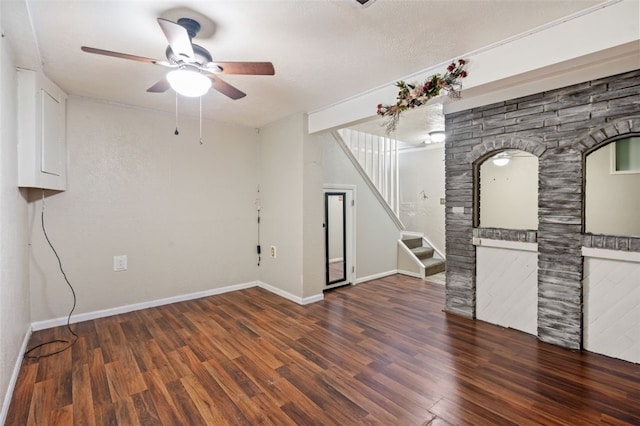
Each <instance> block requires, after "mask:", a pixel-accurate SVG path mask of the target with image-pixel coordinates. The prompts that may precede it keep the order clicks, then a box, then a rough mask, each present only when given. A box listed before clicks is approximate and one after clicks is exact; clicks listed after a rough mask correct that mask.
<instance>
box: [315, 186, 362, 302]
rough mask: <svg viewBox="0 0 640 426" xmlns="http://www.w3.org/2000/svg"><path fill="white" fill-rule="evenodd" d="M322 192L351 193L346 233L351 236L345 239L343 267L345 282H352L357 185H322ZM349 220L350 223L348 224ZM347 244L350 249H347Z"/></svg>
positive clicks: (354, 275) (354, 262) (353, 274)
mask: <svg viewBox="0 0 640 426" xmlns="http://www.w3.org/2000/svg"><path fill="white" fill-rule="evenodd" d="M322 188H323V191H324V192H327V191H329V192H332V191H351V195H350V196H351V201H352V202H353V203H349V204H351V205H348V206H347V229H346V230H345V231H346V232H348V231H349V229H350V230H351V235H349V238H347V264H346V265H345V266H346V268H347V270H346V271H345V272H346V274H345V277H346V281H349V282H354V281H355V279H356V258H357V247H356V243H357V241H356V237H357V235H356V229H357V216H358V215H357V211H356V209H357V204H358V201H357V195H358V194H357V189H358V186H357V185H347V184H340V183H325V184H323V185H322ZM346 201H349V193H347V195H346ZM349 219H350V220H351V223H349ZM349 244H350V245H351V247H349ZM325 290H326V287H325Z"/></svg>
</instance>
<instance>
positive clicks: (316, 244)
mask: <svg viewBox="0 0 640 426" xmlns="http://www.w3.org/2000/svg"><path fill="white" fill-rule="evenodd" d="M302 120H303V124H304V138H303V150H304V154H303V159H304V171H303V211H302V213H303V216H302V221H303V229H302V231H303V232H302V245H303V264H302V267H303V297H305V298H308V297H314V296H318V295H321V294H322V290H323V289H324V286H325V265H324V252H325V250H324V228H323V227H322V224H323V223H324V195H323V187H322V184H323V181H324V158H323V146H322V139H320V138H319V137H318V136H310V135H309V134H308V129H307V122H308V119H307V116H306V115H303V116H302Z"/></svg>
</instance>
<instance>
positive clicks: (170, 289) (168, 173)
mask: <svg viewBox="0 0 640 426" xmlns="http://www.w3.org/2000/svg"><path fill="white" fill-rule="evenodd" d="M174 125H175V124H174V119H173V117H172V116H171V115H169V114H165V113H159V112H156V111H150V110H142V109H137V108H131V107H127V106H122V105H114V104H108V103H103V102H99V101H94V100H89V99H84V98H78V97H71V98H69V100H68V103H67V135H68V137H67V139H68V140H67V144H68V149H69V171H68V180H69V184H68V191H66V192H62V193H52V192H47V199H46V212H45V221H46V226H47V231H48V234H49V237H50V239H51V240H52V242H53V243H54V245H55V246H56V249H57V250H58V253H59V254H60V256H61V258H62V262H63V264H64V268H65V270H66V272H67V275H68V277H69V279H70V280H71V282H72V284H73V285H74V287H75V289H76V293H77V296H78V305H77V310H76V312H77V313H86V312H93V311H96V310H101V309H108V308H114V307H120V306H123V305H127V304H132V303H140V302H145V301H151V300H156V299H161V298H166V297H171V296H176V295H182V294H187V293H192V292H198V291H205V290H209V289H215V288H219V287H224V286H229V285H233V284H241V283H247V282H253V281H255V279H256V276H257V266H256V263H255V245H256V231H257V229H256V215H255V212H256V210H255V205H254V202H255V197H256V188H257V184H258V173H257V170H258V147H257V136H256V134H255V132H254V131H253V130H252V129H247V128H241V127H232V126H227V125H221V124H218V123H213V122H208V121H205V122H204V123H203V132H204V144H203V145H200V144H199V142H198V138H199V137H198V122H197V120H194V119H190V118H186V117H181V118H180V135H179V136H174V134H173V131H174ZM32 194H33V197H34V202H33V204H32V205H31V208H30V211H29V224H30V227H31V237H30V239H31V242H32V258H31V260H32V262H31V269H30V271H31V299H32V302H31V310H32V320H33V321H41V320H47V319H51V318H57V317H62V316H65V315H66V314H67V313H68V311H69V308H70V306H71V295H70V292H69V290H68V289H67V288H66V284H65V283H64V281H63V280H62V278H61V276H60V273H59V272H58V268H57V263H56V260H55V258H54V257H53V255H52V253H51V252H50V250H49V248H48V247H47V246H46V245H45V244H46V242H45V241H44V238H43V236H42V231H41V230H40V225H39V215H40V208H41V205H42V203H41V201H40V200H39V198H40V196H41V193H40V191H37V190H35V191H33V193H32ZM114 255H127V256H128V270H127V271H123V272H114V271H113V256H114Z"/></svg>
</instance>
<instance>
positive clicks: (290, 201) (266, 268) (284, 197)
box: [260, 114, 304, 297]
mask: <svg viewBox="0 0 640 426" xmlns="http://www.w3.org/2000/svg"><path fill="white" fill-rule="evenodd" d="M303 128H304V123H303V120H302V115H301V114H300V115H293V116H290V117H288V118H286V119H284V120H280V121H278V122H276V123H272V124H270V125H268V126H266V127H264V128H263V129H261V132H260V197H261V200H262V219H261V221H260V234H261V240H262V247H263V249H264V250H263V253H264V256H263V259H262V265H261V266H260V280H261V281H263V282H265V283H267V284H269V285H272V286H274V287H277V288H278V289H280V290H282V291H285V292H287V293H290V294H292V295H294V296H297V297H302V253H303V250H302V249H303V247H302V232H303V231H302V226H303V218H302V207H303V199H302V197H303V192H302V188H303V179H302V171H303V162H302V156H303V144H302V139H303ZM271 246H275V247H276V257H275V258H272V257H270V253H269V248H270V247H271Z"/></svg>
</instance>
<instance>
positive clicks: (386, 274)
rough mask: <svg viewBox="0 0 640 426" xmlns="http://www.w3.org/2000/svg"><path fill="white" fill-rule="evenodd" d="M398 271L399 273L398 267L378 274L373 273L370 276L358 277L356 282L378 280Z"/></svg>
mask: <svg viewBox="0 0 640 426" xmlns="http://www.w3.org/2000/svg"><path fill="white" fill-rule="evenodd" d="M397 273H398V270H397V269H392V270H391V271H386V272H380V273H378V274H373V275H369V276H366V277H360V278H356V282H355V284H360V283H364V282H367V281H371V280H377V279H378V278H384V277H388V276H389V275H395V274H397Z"/></svg>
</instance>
